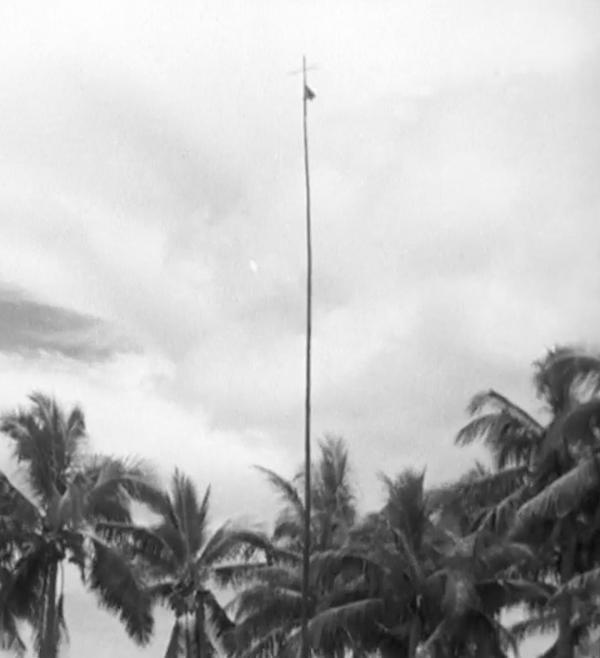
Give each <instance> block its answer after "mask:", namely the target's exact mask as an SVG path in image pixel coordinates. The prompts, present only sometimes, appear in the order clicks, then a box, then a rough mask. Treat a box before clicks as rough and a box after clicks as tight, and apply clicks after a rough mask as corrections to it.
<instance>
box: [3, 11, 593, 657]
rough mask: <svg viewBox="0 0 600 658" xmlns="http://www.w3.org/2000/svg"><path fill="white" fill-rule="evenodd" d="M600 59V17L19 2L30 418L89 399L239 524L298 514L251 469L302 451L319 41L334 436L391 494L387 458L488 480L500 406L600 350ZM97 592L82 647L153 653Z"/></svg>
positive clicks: (16, 110)
mask: <svg viewBox="0 0 600 658" xmlns="http://www.w3.org/2000/svg"><path fill="white" fill-rule="evenodd" d="M599 52H600V7H599V5H598V3H597V2H593V1H589V2H583V1H575V0H568V1H564V2H560V1H554V0H544V1H532V2H528V3H523V2H520V1H513V0H505V1H504V2H501V3H497V2H495V3H492V2H485V1H484V2H482V1H481V0H460V1H459V0H456V1H443V2H442V1H438V2H435V1H429V0H405V1H403V2H397V1H396V2H385V1H384V0H378V1H377V2H372V1H371V2H358V1H356V0H346V1H345V2H341V1H340V2H338V1H337V0H335V1H332V2H328V3H323V2H314V3H313V2H295V1H292V0H280V1H278V2H265V1H262V0H255V1H254V2H234V1H233V0H226V1H221V2H212V1H200V0H198V1H196V2H188V1H182V2H166V1H165V2H159V1H155V0H144V1H143V2H142V1H137V0H129V1H128V2H126V3H124V2H115V1H113V0H106V1H105V2H102V3H91V2H85V1H84V2H82V1H81V0H79V1H77V2H52V3H48V2H39V3H37V2H25V1H20V2H13V1H6V2H3V3H2V4H1V5H0V62H1V66H0V372H1V373H2V374H1V376H0V401H1V404H2V406H3V407H4V408H7V407H12V406H14V405H16V404H18V403H21V402H23V401H24V400H25V396H26V394H27V393H28V392H29V391H31V390H32V389H41V390H44V391H47V392H50V393H54V394H55V395H56V396H57V397H59V398H60V399H61V400H62V401H64V402H65V403H71V402H81V403H82V404H83V405H84V408H85V411H86V413H87V418H88V424H89V428H90V433H91V435H92V437H93V440H94V442H95V446H96V447H97V448H98V449H99V450H102V451H106V452H115V453H139V454H142V455H144V456H147V457H149V458H151V459H153V460H155V461H156V462H157V463H158V464H159V465H160V467H161V469H162V470H163V473H165V474H166V473H168V471H169V470H170V469H171V468H172V467H173V466H174V465H175V464H178V465H180V466H182V467H183V468H184V469H185V470H187V471H188V472H189V473H190V474H191V475H192V476H194V478H196V479H197V481H198V483H199V484H200V485H201V486H204V485H206V484H208V482H211V483H212V485H213V491H214V514H215V517H216V518H221V517H223V516H246V517H250V518H255V519H260V518H266V517H268V516H269V515H270V514H271V513H272V509H273V499H272V497H271V494H270V492H269V490H268V489H267V488H266V486H265V485H264V484H263V482H262V481H261V479H260V477H259V476H258V474H257V473H255V472H253V470H252V468H251V465H252V464H256V463H260V464H263V465H266V466H269V467H271V468H274V469H276V470H279V471H281V472H282V473H284V474H292V473H293V472H294V471H295V469H296V466H297V465H298V463H299V461H300V459H301V441H302V404H303V398H302V395H303V393H302V387H303V341H304V334H303V313H304V302H303V277H304V251H303V249H304V233H303V231H304V225H303V219H304V215H303V213H304V205H303V203H304V199H303V179H302V151H301V84H300V80H299V78H298V77H293V76H290V75H288V72H289V71H290V70H293V69H295V68H298V67H299V65H300V62H301V56H302V54H303V53H307V55H308V57H309V60H310V61H311V62H314V63H316V64H317V65H318V67H319V68H318V70H317V71H315V72H312V73H311V74H310V75H311V78H310V83H311V86H312V87H313V88H314V90H315V91H316V94H317V98H316V100H315V101H314V102H313V103H312V104H311V106H310V130H311V165H312V177H313V213H314V241H315V343H314V428H315V436H321V435H323V433H325V432H333V433H338V434H342V435H343V436H345V437H346V438H347V441H348V443H349V445H350V448H351V451H352V455H353V459H354V464H355V472H356V474H357V477H358V481H359V485H360V492H361V496H362V500H363V501H364V503H363V504H364V507H372V506H374V505H376V504H378V502H379V494H380V490H379V485H378V483H377V479H376V477H375V474H376V472H377V471H380V470H384V471H386V472H388V473H390V474H393V473H394V472H396V471H398V470H400V469H401V468H403V467H405V466H408V465H415V466H423V465H425V464H427V467H428V471H427V472H428V478H429V481H430V482H435V481H440V480H442V479H448V478H451V477H453V476H455V475H457V474H459V473H460V472H461V471H462V470H464V469H465V468H466V467H467V466H468V465H469V463H470V462H471V460H472V458H473V454H472V453H467V452H464V451H463V452H459V451H457V450H456V449H455V448H454V447H453V445H452V437H453V433H454V432H455V430H456V429H457V428H458V427H459V426H460V424H461V422H463V421H464V419H465V415H464V408H465V405H466V402H467V401H468V398H469V396H470V395H471V394H472V393H474V392H476V391H478V390H479V389H481V388H487V387H489V386H494V387H496V388H499V389H501V390H502V391H504V392H506V393H507V394H509V395H511V396H514V397H515V398H517V399H519V400H522V401H524V402H525V403H526V404H527V405H529V408H530V409H531V410H532V411H534V412H535V411H539V404H538V403H537V402H536V401H535V400H534V399H533V398H532V396H531V392H530V372H531V370H530V364H531V362H532V361H533V360H534V359H535V358H537V357H539V356H541V354H542V353H543V351H544V350H545V348H547V347H550V346H552V345H553V344H554V343H557V342H563V341H576V342H584V343H590V344H594V343H595V342H597V339H598V335H597V332H598V326H599V320H600V295H599V292H600V284H599V279H598V271H599V267H598V264H599V259H600V223H599V219H600V215H599V212H598V211H599V209H600V187H599V185H598V175H599V173H600V167H599V165H600V112H599V109H600V108H599V105H600V60H599V57H598V55H599ZM9 470H10V467H9ZM73 587H74V590H73V592H72V596H71V601H72V603H71V605H70V606H69V605H68V607H67V614H68V616H69V618H70V621H71V633H72V645H71V649H70V655H72V656H75V655H82V651H84V650H85V651H86V652H87V654H88V655H89V656H90V658H99V657H103V656H111V658H119V657H121V656H123V657H125V656H131V655H138V653H136V651H135V649H134V648H133V646H132V645H131V644H130V643H129V642H128V641H127V640H126V639H125V638H124V635H123V634H122V633H121V631H120V630H119V628H118V626H117V624H116V622H114V621H112V620H110V619H109V618H108V616H107V615H106V614H105V613H102V612H98V611H97V610H96V608H95V605H94V603H93V602H91V603H87V604H86V603H84V602H83V601H84V600H85V599H84V597H83V595H82V594H81V592H79V590H78V589H77V587H76V586H75V585H73ZM161 623H162V622H161ZM161 623H159V629H158V633H157V642H156V643H155V644H154V645H153V646H152V648H151V649H149V650H146V651H144V652H141V653H140V654H139V655H147V656H151V657H152V656H160V655H162V653H161V652H162V651H163V649H164V647H163V646H162V645H163V643H164V639H165V630H166V626H165V625H164V623H162V625H161ZM85 638H87V639H85Z"/></svg>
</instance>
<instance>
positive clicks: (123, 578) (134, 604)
mask: <svg viewBox="0 0 600 658" xmlns="http://www.w3.org/2000/svg"><path fill="white" fill-rule="evenodd" d="M90 543H91V545H92V547H93V555H92V559H91V564H90V587H91V589H92V590H93V591H95V592H96V593H97V594H98V597H99V601H100V603H101V605H103V606H104V607H106V608H107V609H108V610H110V611H111V612H114V613H116V614H118V616H119V618H120V620H121V621H122V622H123V624H124V625H125V628H126V630H127V633H128V634H129V635H130V637H132V638H133V639H134V640H135V641H136V642H137V643H138V644H142V645H143V644H147V642H148V641H149V640H150V636H151V635H152V630H153V627H154V620H153V618H152V613H151V606H152V601H151V599H150V596H149V595H148V593H147V591H146V590H145V589H144V586H143V583H142V582H140V579H139V577H138V576H137V574H136V573H135V571H134V570H133V568H132V566H131V565H130V564H129V563H128V562H127V561H126V559H125V558H124V557H123V555H122V554H121V553H119V552H118V551H117V550H115V549H113V548H112V547H111V546H109V545H108V544H105V543H104V542H102V541H101V540H99V539H97V538H95V537H92V538H90Z"/></svg>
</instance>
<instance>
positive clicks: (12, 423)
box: [0, 394, 64, 502]
mask: <svg viewBox="0 0 600 658" xmlns="http://www.w3.org/2000/svg"><path fill="white" fill-rule="evenodd" d="M36 395H37V397H36ZM32 402H33V404H32V406H31V408H30V409H27V410H24V409H17V410H16V411H12V412H9V413H6V414H4V415H3V416H2V419H1V420H0V432H2V433H4V434H5V435H6V436H7V437H9V438H10V439H11V440H12V441H13V454H14V457H15V459H16V460H17V461H18V462H19V463H25V464H26V465H27V475H28V477H29V484H30V486H31V488H32V490H33V492H34V494H35V495H36V497H37V498H38V499H39V500H40V501H44V502H46V501H49V500H50V499H52V498H53V497H55V496H57V495H59V492H58V490H57V486H58V485H59V483H60V480H61V477H62V475H64V473H61V472H60V471H59V464H58V463H57V454H56V448H57V445H58V444H59V443H60V439H61V437H60V436H55V434H54V430H55V429H56V428H54V427H53V426H52V424H51V423H52V420H50V423H47V422H45V419H46V418H48V417H51V416H52V415H53V413H52V412H51V411H50V410H49V409H48V408H50V407H56V404H55V402H54V401H53V400H52V399H51V398H47V397H45V396H41V395H39V394H34V395H33V396H32ZM47 407H48V408H47ZM62 438H64V437H62Z"/></svg>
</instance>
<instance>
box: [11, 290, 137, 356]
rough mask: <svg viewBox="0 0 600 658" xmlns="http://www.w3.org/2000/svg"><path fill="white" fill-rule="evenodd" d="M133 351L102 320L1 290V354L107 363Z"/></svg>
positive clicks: (130, 346) (131, 347)
mask: <svg viewBox="0 0 600 658" xmlns="http://www.w3.org/2000/svg"><path fill="white" fill-rule="evenodd" d="M132 349H133V345H132V343H131V342H130V341H127V340H125V339H122V338H121V339H119V338H118V337H117V335H116V334H115V332H114V331H113V330H112V329H111V328H110V327H109V326H108V325H107V324H106V323H104V322H103V321H102V320H100V319H98V318H94V317H91V316H89V315H83V314H80V313H76V312H74V311H70V310H68V309H65V308H61V307H59V306H52V305H49V304H43V303H40V302H36V301H33V300H31V299H29V298H27V297H26V296H25V295H23V294H22V293H20V292H17V291H15V290H12V289H9V288H3V289H0V352H4V353H7V354H11V353H13V354H14V353H16V354H21V355H23V356H27V357H35V356H36V355H37V354H39V353H40V352H50V353H54V354H58V355H62V356H65V357H68V358H70V359H76V360H78V361H86V362H96V361H104V360H106V359H109V358H110V357H112V356H114V355H115V354H117V353H119V352H128V351H131V350H132Z"/></svg>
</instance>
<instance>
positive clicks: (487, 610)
mask: <svg viewBox="0 0 600 658" xmlns="http://www.w3.org/2000/svg"><path fill="white" fill-rule="evenodd" d="M533 392H534V393H535V394H536V395H537V396H538V398H539V399H540V401H541V403H542V406H543V409H542V411H541V412H540V413H539V414H532V413H531V412H530V411H528V410H526V409H525V408H524V407H523V406H521V405H519V404H517V403H516V402H514V401H512V400H511V399H509V398H508V397H507V396H505V395H504V394H502V393H500V392H498V391H496V390H485V391H483V392H480V393H477V394H476V395H474V397H473V398H472V400H471V402H470V404H469V407H468V412H469V416H470V418H469V419H468V421H467V422H466V423H465V425H464V427H462V428H461V429H459V430H458V432H456V436H455V441H456V444H457V445H458V446H466V445H474V444H479V445H480V446H482V447H483V449H481V448H480V453H479V456H480V460H479V461H478V462H477V463H475V464H474V465H473V468H472V469H471V470H469V471H468V472H466V473H464V474H463V475H462V476H461V477H459V478H458V479H457V480H456V481H453V482H444V483H435V484H433V485H428V483H427V478H426V472H425V471H417V470H414V469H413V468H411V467H410V465H407V467H406V468H405V469H404V470H402V471H401V472H400V473H388V474H381V475H380V480H381V487H382V491H383V494H384V495H383V499H382V503H381V506H380V507H379V508H378V509H375V510H371V511H366V510H363V509H362V508H361V505H360V500H359V496H358V493H357V488H356V485H355V478H354V472H353V470H352V467H351V461H350V454H349V449H348V446H347V444H346V443H345V441H344V440H343V439H342V438H339V437H333V436H328V437H325V438H324V439H323V440H322V441H320V442H319V444H318V453H317V456H316V459H315V462H314V464H313V466H312V474H313V476H312V479H311V483H310V484H311V500H312V505H311V508H310V514H309V515H308V516H307V515H306V507H305V503H304V495H303V491H304V480H303V473H298V474H296V475H294V476H292V477H288V476H286V475H282V474H279V473H276V472H274V471H272V470H270V469H269V468H267V467H266V465H263V466H260V467H257V468H258V469H259V471H260V473H261V475H262V476H263V477H264V478H265V480H266V481H267V482H268V483H269V485H270V486H271V487H272V489H273V492H274V494H275V495H276V498H274V505H279V511H278V513H277V516H276V518H275V521H274V523H273V524H272V527H271V528H270V530H269V531H268V532H263V531H261V530H258V529H257V528H258V527H259V526H257V527H249V526H242V525H239V524H234V523H232V522H225V523H219V524H216V525H215V524H213V523H212V522H211V515H210V511H211V509H210V507H211V506H210V501H211V495H210V487H209V486H208V485H207V483H204V486H205V487H206V488H205V489H204V491H203V492H202V493H201V491H202V490H200V489H199V488H198V486H197V484H196V483H195V482H193V481H192V480H191V479H190V477H189V476H187V475H186V474H184V473H183V472H181V471H179V470H177V471H175V473H173V474H172V476H171V480H170V482H169V483H168V486H166V487H165V485H164V483H163V481H162V479H161V478H160V477H159V476H158V475H157V474H156V473H155V472H154V471H153V469H152V468H151V467H150V466H149V465H148V464H146V463H144V462H142V461H140V460H137V459H133V458H122V457H121V458H116V457H113V456H104V455H98V454H95V453H94V452H93V450H92V449H91V445H90V441H89V439H88V437H87V432H86V424H85V418H84V414H83V412H82V410H81V409H80V408H79V407H74V408H72V409H64V408H63V407H61V406H60V405H59V404H58V403H57V402H56V401H55V400H54V399H53V398H51V397H48V396H46V395H43V394H40V393H34V394H32V395H31V396H30V398H29V401H28V404H27V405H26V406H25V407H23V408H18V409H16V410H12V411H8V412H7V413H5V414H4V415H3V416H2V418H1V420H0V432H1V433H2V435H3V438H4V440H5V441H6V442H7V443H8V444H9V445H10V446H11V448H12V452H13V456H14V460H15V464H16V471H15V473H16V477H14V478H13V477H12V475H11V478H12V479H11V478H9V477H8V475H7V474H5V473H1V474H0V648H1V649H3V650H5V651H8V652H11V653H13V654H17V655H18V654H23V653H24V652H25V648H26V646H27V647H28V648H29V649H30V650H32V651H33V652H34V653H35V655H37V656H39V657H40V658H56V657H57V656H59V655H60V652H61V648H62V646H63V645H64V643H65V642H66V641H67V640H68V635H67V629H68V619H67V616H66V615H65V611H64V610H65V608H64V597H65V591H64V574H65V569H66V568H67V567H68V565H72V566H74V567H76V568H77V569H78V571H79V575H80V578H81V581H82V583H83V584H84V586H85V587H86V589H87V590H89V592H90V593H91V594H92V595H94V596H95V597H96V599H97V601H98V603H99V605H100V606H101V607H103V608H105V609H106V610H108V612H109V613H112V614H115V615H116V616H117V617H118V618H119V620H120V621H121V623H122V625H123V627H124V630H125V633H126V634H127V635H128V636H129V637H130V638H131V640H132V641H134V642H136V643H138V644H140V645H146V644H148V643H149V642H150V640H151V638H152V634H153V624H154V615H155V611H156V608H157V606H163V607H164V608H165V609H166V610H167V611H168V612H169V613H170V614H171V615H172V630H171V633H170V637H169V640H168V642H167V644H166V646H165V647H163V648H162V649H161V651H162V652H163V653H164V655H165V657H166V658H176V657H177V656H181V657H185V658H212V656H215V655H228V656H231V658H271V657H273V658H274V657H275V656H281V657H286V656H290V657H291V656H297V655H298V654H299V651H300V644H301V619H302V610H303V589H302V556H303V551H304V549H305V548H306V549H307V550H308V553H309V558H310V561H309V564H310V569H309V585H310V587H309V592H308V596H307V599H305V603H306V609H307V610H308V612H309V621H308V641H309V643H310V648H311V650H312V652H313V655H314V656H315V658H321V657H322V658H342V657H343V656H347V655H352V656H354V657H356V658H358V657H361V658H362V657H363V656H367V655H380V656H381V657H382V658H417V657H420V658H458V657H461V658H462V657H466V658H483V657H486V658H487V657H493V658H504V657H507V656H511V655H516V654H518V648H519V645H520V643H521V642H522V641H523V639H524V638H527V637H528V636H530V635H532V634H539V633H547V634H548V635H549V637H550V638H551V640H550V641H551V642H552V644H551V646H550V648H549V649H548V650H547V651H546V652H545V654H544V656H545V657H546V658H576V657H583V656H587V655H597V654H598V652H599V651H600V644H599V640H598V637H599V635H600V355H596V354H594V353H591V352H589V351H586V350H583V349H579V348H573V347H566V346H563V347H559V348H556V349H553V350H550V351H549V352H548V353H547V354H546V355H545V356H544V357H543V358H542V359H540V360H539V361H538V362H536V363H535V364H534V367H533ZM305 521H308V522H309V523H310V528H311V533H310V537H309V538H308V543H306V537H305V536H304V524H305ZM511 610H512V611H513V613H514V611H517V612H518V621H516V622H509V621H508V617H507V612H508V611H511ZM513 616H514V614H513Z"/></svg>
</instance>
